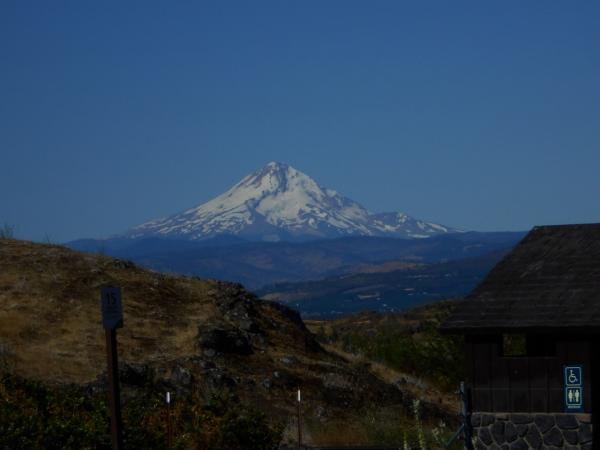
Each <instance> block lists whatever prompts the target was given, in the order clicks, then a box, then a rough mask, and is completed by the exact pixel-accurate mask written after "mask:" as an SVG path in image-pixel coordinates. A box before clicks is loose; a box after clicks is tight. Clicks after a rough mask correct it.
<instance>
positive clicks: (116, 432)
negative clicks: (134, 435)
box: [100, 286, 123, 450]
mask: <svg viewBox="0 0 600 450" xmlns="http://www.w3.org/2000/svg"><path fill="white" fill-rule="evenodd" d="M100 300H101V303H102V326H103V327H104V332H105V334H106V362H107V374H108V393H109V395H108V400H109V404H110V434H111V441H112V448H113V450H121V449H122V448H123V432H122V427H123V426H122V419H121V394H120V391H119V358H118V353H117V331H116V330H117V328H120V327H122V326H123V304H122V302H121V288H119V287H113V286H107V287H104V288H102V292H101V295H100Z"/></svg>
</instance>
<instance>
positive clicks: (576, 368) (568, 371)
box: [564, 365, 583, 412]
mask: <svg viewBox="0 0 600 450" xmlns="http://www.w3.org/2000/svg"><path fill="white" fill-rule="evenodd" d="M564 377H565V412H583V366H580V365H572V366H565V368H564Z"/></svg>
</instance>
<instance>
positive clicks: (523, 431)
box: [515, 424, 529, 437]
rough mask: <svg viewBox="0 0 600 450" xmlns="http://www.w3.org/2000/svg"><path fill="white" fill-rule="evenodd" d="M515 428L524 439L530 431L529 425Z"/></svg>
mask: <svg viewBox="0 0 600 450" xmlns="http://www.w3.org/2000/svg"><path fill="white" fill-rule="evenodd" d="M515 428H516V429H517V433H518V434H519V436H521V437H523V436H525V435H526V434H527V430H528V429H529V428H528V426H527V425H521V424H519V425H515Z"/></svg>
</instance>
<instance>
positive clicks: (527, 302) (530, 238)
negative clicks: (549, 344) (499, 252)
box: [441, 224, 600, 334]
mask: <svg viewBox="0 0 600 450" xmlns="http://www.w3.org/2000/svg"><path fill="white" fill-rule="evenodd" d="M441 328H442V330H443V331H447V332H457V333H466V334H467V333H479V332H492V331H501V330H504V331H511V330H514V331H517V330H531V331H534V330H539V331H540V332H543V331H548V330H549V329H554V330H557V331H558V330H565V329H570V330H573V331H581V332H600V224H585V225H559V226H541V227H535V228H533V229H532V230H531V231H530V232H529V234H527V236H525V237H524V238H523V240H522V241H521V242H520V243H519V244H518V245H517V246H516V247H515V248H514V249H513V250H512V251H511V252H510V253H509V254H508V255H507V256H506V257H505V258H504V259H503V260H502V261H500V262H499V263H498V264H497V265H496V267H494V268H493V269H492V270H491V272H490V273H489V274H488V276H487V277H486V278H485V279H484V280H483V282H482V283H481V284H480V285H479V286H478V287H477V288H475V290H474V291H473V292H472V293H471V294H469V296H468V297H467V298H466V299H465V300H464V301H462V302H460V303H458V304H457V306H456V308H455V310H454V312H453V313H452V315H451V316H450V317H449V318H448V320H447V321H446V322H445V323H444V324H442V327H441Z"/></svg>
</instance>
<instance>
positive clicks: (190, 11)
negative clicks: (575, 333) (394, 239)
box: [0, 0, 600, 241]
mask: <svg viewBox="0 0 600 450" xmlns="http://www.w3.org/2000/svg"><path fill="white" fill-rule="evenodd" d="M0 156H1V158H0V224H2V223H8V224H13V225H15V226H16V232H17V236H18V237H21V238H27V239H44V236H46V235H48V236H49V237H50V238H51V239H52V240H54V241H66V240H70V239H75V238H79V237H104V236H108V235H110V234H113V233H118V232H121V231H124V230H125V229H127V228H129V227H130V226H133V225H137V224H139V223H141V222H144V221H146V220H148V219H151V218H155V217H159V216H163V215H167V214H170V213H175V212H178V211H180V210H183V209H186V208H188V207H191V206H194V205H197V204H199V203H202V202H204V201H206V200H209V199H210V198H212V197H214V196H215V195H217V194H219V193H221V192H223V191H224V190H226V189H228V188H229V187H231V186H232V185H233V184H234V183H235V182H237V181H238V180H239V179H240V178H241V177H242V176H244V175H246V174H247V173H249V172H251V171H254V170H256V169H258V168H260V167H262V166H263V165H265V164H266V163H267V162H269V161H271V160H276V161H283V162H287V163H289V164H291V165H293V166H295V167H296V168H298V169H299V170H301V171H303V172H306V173H307V174H309V175H311V176H312V177H314V178H315V179H316V180H317V181H318V182H319V183H320V184H322V185H324V186H327V187H331V188H333V189H336V190H338V191H340V192H341V193H343V194H345V195H346V196H348V197H350V198H352V199H354V200H357V201H359V202H360V203H362V204H363V205H364V206H365V207H367V208H368V209H370V210H372V211H390V210H401V211H405V212H407V213H409V214H411V215H413V216H415V217H418V218H422V219H427V220H431V221H436V222H438V223H443V224H447V225H451V226H457V227H462V228H466V229H473V230H482V231H487V230H523V229H528V228H530V227H531V226H533V225H535V224H548V223H573V222H593V221H600V201H599V200H598V197H599V196H600V176H599V174H598V172H599V169H600V2H597V1H549V0H542V1H529V0H528V1H520V0H519V1H516V0H515V1H510V0H508V1H507V0H503V1H496V2H482V1H472V2H466V1H465V2H463V1H440V2H436V1H420V0H419V1H417V0H414V1H357V2H353V1H348V0H340V1H328V0H318V1H317V0H315V1H310V0H303V1H272V2H271V1H268V2H267V1H259V0H256V1H239V2H232V1H213V2H201V1H190V2H183V1H182V2H172V1H164V2H160V3H159V2H150V1H140V2H131V1H128V2H122V1H119V2H105V1H94V2H92V1H70V2H63V1H38V2H31V1H27V0H14V1H13V0H4V1H2V2H0Z"/></svg>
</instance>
